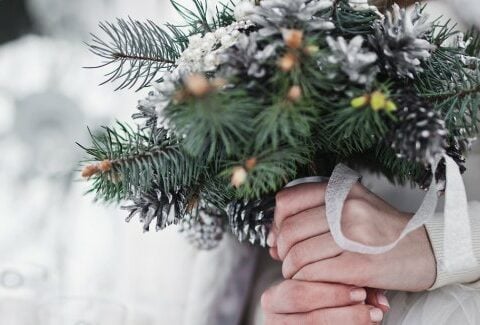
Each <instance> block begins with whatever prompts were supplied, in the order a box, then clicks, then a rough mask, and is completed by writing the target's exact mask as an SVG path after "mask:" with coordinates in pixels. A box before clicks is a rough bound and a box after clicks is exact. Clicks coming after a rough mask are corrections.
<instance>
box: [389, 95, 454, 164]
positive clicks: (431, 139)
mask: <svg viewBox="0 0 480 325" xmlns="http://www.w3.org/2000/svg"><path fill="white" fill-rule="evenodd" d="M397 104H398V109H397V110H396V111H395V116H396V118H397V122H396V124H395V125H396V126H395V127H394V128H393V129H392V132H391V134H390V141H391V146H392V148H393V149H394V150H395V152H396V153H397V155H398V156H399V157H400V158H405V159H408V160H411V161H416V162H419V163H422V164H423V165H425V166H428V165H430V164H431V163H432V162H433V161H434V159H435V158H436V157H437V156H438V155H439V154H442V153H444V152H445V147H446V136H447V130H446V128H445V122H444V121H443V120H442V118H441V117H440V116H439V114H438V113H437V112H436V111H435V110H434V108H433V107H432V105H431V104H429V103H426V102H424V101H423V100H422V99H420V98H418V97H416V95H415V94H414V93H413V92H407V93H404V94H403V95H402V96H401V98H400V99H399V100H398V101H397Z"/></svg>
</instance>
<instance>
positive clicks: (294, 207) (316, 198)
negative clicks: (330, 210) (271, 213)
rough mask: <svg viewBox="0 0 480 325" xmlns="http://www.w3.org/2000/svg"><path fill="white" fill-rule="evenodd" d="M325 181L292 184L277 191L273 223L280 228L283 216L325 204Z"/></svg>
mask: <svg viewBox="0 0 480 325" xmlns="http://www.w3.org/2000/svg"><path fill="white" fill-rule="evenodd" d="M326 187H327V184H326V183H308V184H301V185H297V186H292V187H289V188H286V189H284V190H283V191H281V192H279V193H277V195H276V201H275V224H276V226H277V227H278V229H280V228H281V225H282V222H283V220H284V219H285V218H287V217H289V216H292V215H295V214H298V213H300V212H302V211H305V210H308V209H311V208H314V207H316V206H320V205H324V204H325V189H326Z"/></svg>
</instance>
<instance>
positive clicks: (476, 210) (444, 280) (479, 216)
mask: <svg viewBox="0 0 480 325" xmlns="http://www.w3.org/2000/svg"><path fill="white" fill-rule="evenodd" d="M468 210H469V214H470V225H471V226H472V237H473V238H472V239H473V250H474V253H475V257H476V258H477V260H478V261H479V266H477V267H475V268H471V269H465V270H462V271H459V272H454V273H449V272H446V271H445V270H442V269H441V268H440V267H439V265H441V261H443V259H444V252H443V232H444V218H443V215H442V214H438V215H435V216H434V218H432V219H431V220H430V221H429V222H428V223H427V224H426V225H425V226H426V228H427V233H428V236H429V237H430V242H431V244H432V248H433V252H434V254H435V260H436V261H437V278H436V280H435V283H434V284H433V286H432V287H431V288H430V290H434V289H437V288H440V287H443V286H446V285H448V284H453V283H464V284H467V283H468V284H469V285H473V286H475V287H479V288H480V202H470V203H469V206H468Z"/></svg>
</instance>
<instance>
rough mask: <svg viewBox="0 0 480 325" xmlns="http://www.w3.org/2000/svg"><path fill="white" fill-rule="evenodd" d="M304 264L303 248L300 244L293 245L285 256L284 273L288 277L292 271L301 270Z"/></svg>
mask: <svg viewBox="0 0 480 325" xmlns="http://www.w3.org/2000/svg"><path fill="white" fill-rule="evenodd" d="M304 264H305V254H304V251H303V249H302V248H301V247H300V246H299V245H296V246H293V247H292V248H291V249H290V251H289V252H288V255H287V257H286V258H285V261H284V264H283V267H284V269H283V271H284V273H283V275H284V276H286V277H288V276H291V275H292V273H296V271H298V270H300V269H301V268H302V267H303V266H304Z"/></svg>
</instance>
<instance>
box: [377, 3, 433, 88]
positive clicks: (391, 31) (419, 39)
mask: <svg viewBox="0 0 480 325" xmlns="http://www.w3.org/2000/svg"><path fill="white" fill-rule="evenodd" d="M431 26H432V24H431V22H429V21H428V16H427V15H425V14H424V13H423V12H422V9H421V5H417V6H416V7H415V9H414V10H412V11H411V12H410V11H407V10H406V9H400V6H398V5H397V4H394V5H393V7H392V11H388V12H387V13H386V17H385V19H384V20H383V21H381V22H378V23H376V24H375V35H374V36H371V37H370V38H369V40H370V43H371V45H372V46H373V48H375V50H376V52H377V54H378V56H379V58H380V59H381V60H382V61H383V62H382V63H383V65H384V67H385V70H386V71H387V72H390V73H392V74H394V75H396V76H397V77H408V78H411V79H413V78H414V76H415V74H416V73H418V72H421V71H423V70H422V67H421V63H422V61H423V60H425V59H427V58H429V57H430V55H431V52H432V51H433V50H434V49H435V48H436V47H435V46H434V45H433V44H431V43H430V42H429V41H428V40H427V38H426V35H427V34H428V33H429V32H430V31H431Z"/></svg>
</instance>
